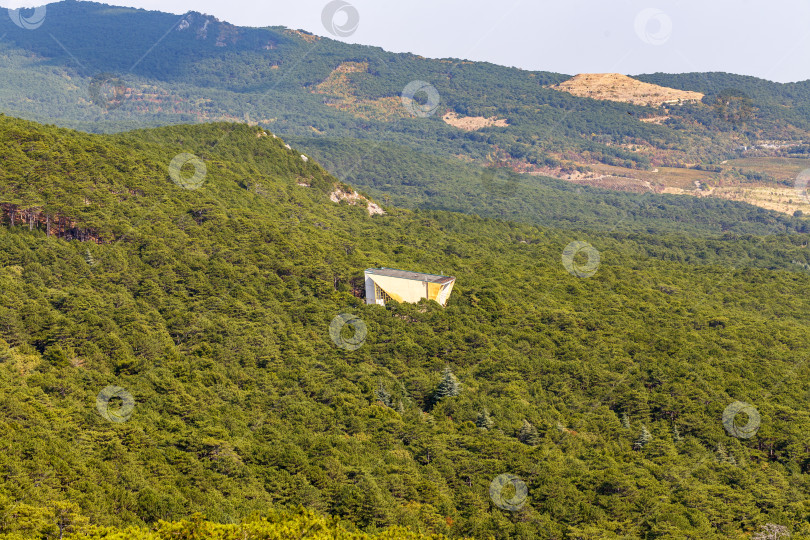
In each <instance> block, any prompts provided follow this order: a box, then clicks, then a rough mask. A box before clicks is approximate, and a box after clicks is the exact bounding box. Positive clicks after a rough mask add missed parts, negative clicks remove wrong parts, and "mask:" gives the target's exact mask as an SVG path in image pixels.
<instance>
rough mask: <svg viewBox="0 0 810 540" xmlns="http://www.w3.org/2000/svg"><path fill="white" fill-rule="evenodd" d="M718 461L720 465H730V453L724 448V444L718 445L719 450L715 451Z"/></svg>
mask: <svg viewBox="0 0 810 540" xmlns="http://www.w3.org/2000/svg"><path fill="white" fill-rule="evenodd" d="M714 452H715V454H716V459H717V461H719V462H720V463H728V453H727V452H726V449H725V448H724V447H723V443H717V448H716V449H715V451H714Z"/></svg>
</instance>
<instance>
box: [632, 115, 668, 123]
mask: <svg viewBox="0 0 810 540" xmlns="http://www.w3.org/2000/svg"><path fill="white" fill-rule="evenodd" d="M670 118H672V117H671V116H668V115H664V116H651V117H649V118H639V120H641V121H642V122H644V123H645V124H658V125H659V126H660V125H661V124H663V123H664V122H666V121H667V120H669V119H670Z"/></svg>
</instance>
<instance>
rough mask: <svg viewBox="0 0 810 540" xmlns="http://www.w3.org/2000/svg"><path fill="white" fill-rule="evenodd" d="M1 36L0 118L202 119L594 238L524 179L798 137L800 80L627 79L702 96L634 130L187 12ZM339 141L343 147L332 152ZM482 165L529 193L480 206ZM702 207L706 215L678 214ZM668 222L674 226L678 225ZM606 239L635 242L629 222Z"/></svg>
mask: <svg viewBox="0 0 810 540" xmlns="http://www.w3.org/2000/svg"><path fill="white" fill-rule="evenodd" d="M0 36H2V38H3V39H2V40H0V58H1V59H2V61H0V110H2V111H4V112H6V113H7V114H11V115H15V116H20V117H25V118H30V119H33V120H37V121H40V122H44V123H57V124H59V125H63V126H69V127H73V128H77V129H81V130H84V131H89V132H118V131H123V130H127V129H134V128H138V127H153V126H160V125H167V124H177V123H192V122H208V121H213V120H225V121H244V122H249V123H250V122H252V123H258V124H260V125H262V126H263V127H264V128H265V129H269V130H272V131H273V132H275V133H277V134H280V135H282V136H284V137H285V138H291V139H293V140H295V142H296V145H297V146H298V147H299V148H301V149H302V150H304V151H306V152H311V153H312V154H313V155H317V156H318V157H319V159H320V160H321V161H322V162H323V163H325V164H326V165H327V166H328V167H329V168H330V171H331V172H332V173H333V174H338V175H340V176H341V178H342V179H343V180H346V181H350V182H352V183H355V184H357V185H358V186H363V187H366V188H368V189H371V188H374V189H375V190H376V191H375V193H379V194H381V195H383V194H384V195H388V196H390V197H391V198H392V200H395V201H396V202H397V203H398V204H400V205H403V206H408V207H412V208H416V207H421V208H444V209H452V210H458V211H463V212H467V213H478V214H482V215H486V216H489V217H509V218H512V219H520V220H523V221H529V222H532V223H535V224H540V225H547V224H549V223H556V224H557V225H560V226H569V225H570V226H572V227H574V228H582V227H584V226H587V227H589V228H591V229H597V230H603V231H604V230H610V226H609V225H608V226H606V227H604V226H603V224H602V223H601V222H600V221H599V218H597V219H596V220H595V221H592V220H591V218H590V217H589V218H587V219H586V220H584V221H587V222H588V223H587V224H586V223H584V222H583V220H582V219H579V218H577V216H576V214H578V213H579V210H578V209H577V210H564V209H563V207H564V206H570V205H573V206H574V207H576V206H577V205H578V203H577V202H573V203H572V202H570V201H571V197H570V193H571V189H570V188H569V187H568V185H567V184H562V183H560V182H557V181H553V180H549V179H547V177H546V176H536V175H537V174H540V175H547V174H552V173H554V174H556V173H558V172H561V171H569V172H570V171H577V170H581V171H582V170H586V169H588V168H589V167H591V166H596V165H600V166H601V165H606V164H607V165H612V166H617V167H620V168H621V169H622V170H623V171H630V172H632V171H640V170H646V169H652V168H653V167H658V166H659V165H677V166H680V167H682V166H685V165H686V164H694V163H703V164H707V163H708V164H712V165H709V167H710V168H711V167H715V166H716V163H717V162H719V161H720V160H722V159H727V158H729V157H735V156H737V155H739V149H740V148H742V145H753V144H755V143H756V141H758V140H760V139H782V140H783V141H787V143H790V144H798V143H799V142H800V141H803V140H805V139H806V138H807V131H808V129H809V128H810V124H808V118H810V115H808V111H807V108H806V105H805V103H806V99H805V97H806V96H807V88H808V84H810V83H797V84H793V85H779V84H775V83H770V82H768V81H762V80H759V79H754V78H743V77H737V76H731V75H727V74H687V75H682V76H664V75H658V74H657V75H648V76H640V77H639V78H640V79H642V80H648V81H649V82H656V83H659V84H667V85H669V86H672V87H676V88H684V89H696V90H701V91H703V92H705V93H706V94H707V97H706V98H705V99H704V102H703V103H698V104H691V105H683V106H680V107H672V108H670V109H668V110H666V111H665V112H666V115H668V116H670V118H669V120H667V121H666V122H665V124H664V125H658V124H656V123H653V122H642V121H640V120H641V119H648V118H651V117H655V116H658V115H661V114H663V113H662V110H661V109H660V108H653V107H641V106H636V105H630V104H626V103H616V102H609V101H596V100H592V99H586V98H579V97H574V96H572V95H569V94H567V93H564V92H559V91H556V90H553V89H550V88H547V86H549V85H552V84H556V83H559V82H561V81H564V80H566V79H567V78H568V75H562V74H557V73H548V72H529V71H523V70H518V69H514V68H506V67H501V66H495V65H492V64H488V63H481V62H467V61H462V60H458V59H449V60H448V59H444V60H434V59H426V58H422V57H417V56H414V55H409V54H393V53H389V52H386V51H383V50H382V49H379V48H375V47H367V46H358V45H351V44H346V43H342V42H339V41H335V40H331V39H327V38H322V37H318V36H313V35H311V34H306V33H302V32H299V31H292V30H289V29H286V28H281V27H273V28H261V29H259V28H243V27H235V26H233V25H230V24H228V23H226V22H222V21H218V20H216V19H214V18H213V17H210V16H206V15H202V14H200V13H196V12H191V13H188V14H186V15H184V16H182V17H178V16H176V15H171V14H167V13H161V12H157V11H145V10H136V9H129V8H117V7H115V8H114V7H111V6H107V5H104V4H98V3H94V2H74V1H64V2H58V3H54V4H49V5H48V6H47V11H46V15H45V18H44V19H43V21H42V25H41V26H39V27H37V28H33V29H24V28H21V27H19V26H18V25H15V24H14V22H13V21H12V20H11V18H10V17H6V18H3V19H2V20H0ZM414 81H425V82H427V83H429V84H430V85H432V86H433V87H434V88H435V89H436V92H437V93H438V96H439V102H438V104H437V108H436V110H435V111H434V112H433V114H430V115H428V116H427V117H418V116H416V117H415V116H414V115H412V114H410V113H409V111H408V109H407V108H406V107H404V106H403V102H402V99H401V95H402V94H403V91H404V89H405V88H406V87H407V86H408V85H409V84H410V83H412V82H414ZM728 91H739V92H743V94H744V95H745V96H748V97H749V98H750V105H746V108H745V109H744V112H745V113H746V114H745V115H744V116H743V117H741V118H737V117H732V118H731V119H730V118H729V115H728V113H727V111H725V112H724V110H721V109H718V106H717V103H718V96H724V95H725V93H727V92H728ZM735 96H736V94H735ZM414 97H415V98H417V99H422V98H424V97H425V96H424V95H423V94H421V93H419V94H418V95H415V96H414ZM419 103H421V102H419ZM745 103H746V104H747V103H748V101H746V102H745ZM446 112H452V113H455V114H458V115H462V116H480V117H485V118H490V117H492V118H499V119H502V120H505V121H506V122H507V123H508V126H507V127H504V126H497V125H494V126H490V127H483V128H481V129H478V130H475V131H465V130H462V129H459V128H458V127H454V126H452V125H448V124H447V123H446V122H444V121H443V120H442V116H443V115H444V114H445V113H446ZM349 139H353V140H357V142H355V141H352V142H349V143H347V144H343V145H341V144H335V143H334V141H335V140H343V141H346V140H349ZM631 148H636V150H631ZM796 148H798V149H799V150H801V148H802V147H796ZM796 148H794V149H796ZM361 150H362V153H360V152H361ZM358 154H359V155H358ZM402 161H416V162H418V163H424V165H423V166H420V167H418V168H415V174H417V175H419V176H422V177H425V176H429V177H430V183H431V185H432V186H434V189H414V187H413V186H414V185H417V184H418V183H419V182H420V181H421V179H419V178H416V179H407V181H408V182H410V183H411V186H405V185H404V183H405V182H401V181H397V180H396V179H393V181H388V180H385V179H383V180H382V181H381V180H380V176H381V175H382V174H383V172H384V171H386V170H387V171H395V170H396V167H397V165H398V164H399V163H401V162H402ZM345 163H351V167H346V166H345V165H343V164H345ZM488 163H495V164H498V165H499V166H501V167H503V168H510V169H514V170H518V171H531V172H533V173H535V175H534V176H532V177H523V178H522V179H521V181H520V182H521V183H522V184H524V185H532V184H542V185H543V188H538V189H529V190H528V191H527V192H524V193H521V194H520V195H521V196H519V197H509V198H501V200H498V201H493V200H492V197H490V194H491V193H490V190H488V189H486V187H487V186H482V185H481V182H479V181H477V180H478V177H479V175H481V174H486V173H485V172H483V171H481V170H480V169H476V168H475V166H474V165H478V166H480V165H483V164H488ZM555 171H556V172H555ZM393 174H396V173H393ZM690 184H691V183H690ZM584 189H585V192H586V193H587V195H586V197H585V198H587V199H590V200H591V201H593V202H595V203H596V204H604V205H607V206H608V207H612V208H607V209H605V211H604V212H599V213H598V214H597V215H599V216H600V217H603V218H605V219H606V220H607V221H608V222H611V223H612V222H613V221H614V220H613V218H614V217H615V216H616V215H618V214H622V213H624V214H628V213H629V214H633V212H632V210H629V209H632V208H634V207H635V206H636V202H635V201H636V199H637V195H636V194H629V195H612V194H608V193H606V192H594V191H590V190H588V189H587V188H584ZM406 194H407V195H406ZM650 200H654V201H655V203H654V204H653V210H651V211H650V212H649V213H650V214H651V216H650V217H654V218H660V223H658V224H657V225H656V228H655V231H656V232H658V231H663V230H672V229H673V227H676V226H677V227H679V228H680V230H682V231H683V232H689V233H690V234H693V233H697V234H707V233H709V234H713V233H717V232H721V231H731V232H740V233H749V232H752V233H756V234H767V233H768V232H770V230H771V229H770V227H769V226H765V227H763V226H761V223H760V222H761V221H768V222H774V221H783V222H784V223H785V226H786V227H788V228H789V229H794V230H801V229H802V227H803V225H802V224H801V223H800V222H798V221H794V220H787V219H786V218H784V217H779V216H777V215H776V214H774V213H772V212H768V213H767V214H762V213H761V212H758V211H757V210H755V209H752V208H751V207H748V206H746V205H744V204H739V203H736V202H733V203H726V202H705V201H692V200H687V199H684V200H668V198H666V197H661V198H658V197H655V196H652V197H651V199H650ZM707 210H708V211H709V213H711V214H712V216H711V217H700V218H697V219H695V220H693V219H692V216H693V215H700V214H704V213H705V212H706V211H707ZM550 212H551V213H550ZM588 213H589V214H590V215H594V214H593V213H592V212H588ZM645 213H647V211H645ZM667 221H668V223H666V222H667ZM684 221H687V222H691V223H688V224H686V225H685V226H683V227H682V225H684ZM622 227H625V228H628V229H629V230H633V231H635V232H648V230H647V229H644V228H642V227H640V226H639V224H638V222H637V220H635V219H632V218H631V219H625V220H623V221H622Z"/></svg>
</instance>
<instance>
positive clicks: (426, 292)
mask: <svg viewBox="0 0 810 540" xmlns="http://www.w3.org/2000/svg"><path fill="white" fill-rule="evenodd" d="M365 278H366V304H378V305H380V306H384V305H385V303H386V302H387V301H389V300H396V301H397V302H412V303H416V302H418V301H419V300H421V299H423V298H427V299H428V300H435V301H436V302H438V303H440V304H441V305H442V306H445V305H446V304H447V300H448V299H449V298H450V293H451V292H452V291H453V285H454V284H455V282H456V278H454V277H452V276H441V275H437V274H421V273H419V272H410V271H408V270H397V269H395V268H369V269H368V270H366V272H365Z"/></svg>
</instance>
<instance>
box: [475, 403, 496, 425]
mask: <svg viewBox="0 0 810 540" xmlns="http://www.w3.org/2000/svg"><path fill="white" fill-rule="evenodd" d="M475 425H476V426H478V427H480V428H481V429H492V428H493V427H494V426H495V421H494V420H493V419H492V417H491V416H490V415H489V411H488V410H486V408H485V409H484V410H483V411H481V412H480V413H478V418H476V419H475Z"/></svg>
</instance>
